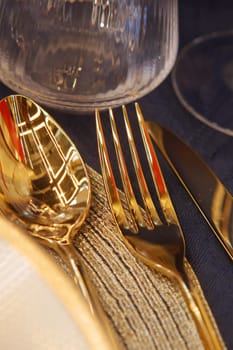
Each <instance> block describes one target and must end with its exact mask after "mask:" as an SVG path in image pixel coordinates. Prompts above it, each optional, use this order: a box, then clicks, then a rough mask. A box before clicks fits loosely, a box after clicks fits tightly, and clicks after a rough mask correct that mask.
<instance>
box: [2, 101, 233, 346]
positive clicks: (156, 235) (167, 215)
mask: <svg viewBox="0 0 233 350" xmlns="http://www.w3.org/2000/svg"><path fill="white" fill-rule="evenodd" d="M135 111H136V115H137V120H138V126H139V129H140V134H141V139H142V143H143V145H144V149H145V154H146V157H147V162H148V168H149V169H150V173H151V180H149V179H147V178H146V177H145V176H144V169H143V166H142V163H141V160H140V156H139V152H138V150H137V146H136V143H137V142H135V141H134V136H133V130H132V129H133V128H132V127H131V125H130V122H129V116H128V114H127V109H126V107H125V106H123V107H122V113H123V118H124V122H125V129H126V135H127V139H128V143H129V150H130V154H131V158H132V164H133V168H134V172H135V177H136V179H137V184H138V189H139V191H138V192H139V193H140V194H141V199H142V203H143V205H144V208H143V209H142V206H141V205H140V203H139V202H138V198H137V196H136V195H135V193H134V189H133V186H132V181H131V177H130V175H129V171H128V162H127V161H126V158H125V156H124V150H123V149H122V147H121V142H120V139H119V135H118V131H117V126H116V122H115V118H114V112H113V110H112V109H109V119H110V124H111V130H112V138H113V142H114V146H115V151H116V158H117V164H118V167H119V173H120V176H121V180H122V185H123V192H121V191H119V190H118V186H117V185H116V181H115V176H114V172H113V169H112V165H111V164H112V163H111V161H110V159H111V156H112V155H111V154H109V152H108V147H107V143H106V140H105V136H104V131H103V126H102V122H101V116H100V112H99V111H98V110H96V133H97V142H98V149H99V159H100V165H101V169H102V176H103V182H104V186H105V191H106V196H107V199H108V203H109V206H110V208H111V210H112V214H113V217H114V220H115V222H116V225H117V226H118V227H119V232H120V234H121V236H122V238H123V240H124V242H125V245H126V246H127V247H128V249H129V251H130V252H131V253H132V255H134V256H135V257H136V258H137V259H139V260H140V261H142V262H143V263H144V264H145V265H147V266H149V267H150V268H152V269H154V270H156V271H158V272H160V273H161V274H163V275H165V276H167V277H168V278H171V279H172V280H174V281H175V283H176V284H177V285H178V286H179V288H180V290H181V292H182V294H183V296H184V299H185V301H186V303H187V306H188V308H189V311H190V314H191V315H192V317H193V319H194V321H195V324H196V327H197V330H198V332H199V335H200V338H201V339H202V342H203V346H204V347H205V349H223V348H224V344H223V341H222V339H221V336H220V335H219V333H218V331H217V330H216V326H215V324H214V322H213V320H212V318H211V317H210V316H209V314H208V312H207V311H206V307H205V305H204V304H203V301H202V299H201V298H200V296H199V293H198V290H196V286H195V285H194V284H193V282H192V281H191V280H190V278H189V275H188V272H187V269H186V267H185V239H184V235H183V232H182V228H181V226H180V223H179V221H178V218H177V215H176V212H175V209H174V207H173V203H172V201H171V198H170V195H169V192H168V189H167V186H166V183H165V180H164V177H163V173H162V171H161V168H160V164H159V161H158V158H157V155H156V150H155V147H154V145H153V144H152V141H151V138H152V139H153V140H154V141H155V143H156V144H157V146H158V148H159V149H160V151H161V152H162V154H163V156H164V157H165V159H166V160H167V161H168V163H169V165H170V166H171V167H172V169H173V170H174V172H175V174H176V175H177V176H178V178H179V179H180V181H181V183H182V185H183V186H184V187H185V189H186V190H187V191H188V193H189V195H190V196H191V198H192V200H193V201H194V203H195V204H196V206H197V207H198V209H199V210H200V212H201V213H202V215H203V216H204V217H205V219H206V221H207V222H208V224H209V225H210V226H211V228H212V230H213V232H214V233H215V234H216V236H217V238H218V239H219V241H220V242H221V244H222V245H223V247H224V248H225V250H226V252H227V253H228V254H229V256H230V258H231V259H232V258H233V247H232V241H233V205H232V196H231V194H230V193H229V192H228V191H227V190H226V189H225V188H224V186H223V184H222V183H221V182H220V181H219V180H218V178H217V177H216V175H215V174H214V173H213V172H212V171H211V170H210V169H209V168H208V167H207V165H206V164H205V163H204V162H203V161H202V160H201V159H200V158H199V156H197V155H196V154H195V153H194V152H193V151H192V150H191V149H190V148H189V146H187V145H186V144H184V143H183V141H181V140H180V139H179V138H178V137H177V136H176V135H174V134H172V133H171V132H170V131H168V130H166V129H163V128H162V127H161V126H159V125H157V124H156V123H154V122H147V121H145V120H144V118H143V114H142V112H141V110H140V107H139V105H138V104H137V103H136V104H135ZM0 127H1V133H0V146H1V152H0V157H1V160H0V161H1V178H0V196H1V200H0V211H1V213H2V215H4V216H6V217H7V218H8V219H9V220H11V221H13V222H14V223H16V224H18V225H20V226H22V227H23V228H24V229H26V230H27V231H28V232H29V233H30V234H31V235H32V236H33V237H35V238H36V239H38V240H39V242H40V243H42V244H43V245H44V246H46V247H47V248H50V249H53V250H54V251H55V252H56V253H57V254H58V255H59V256H60V258H61V259H62V260H63V261H64V262H65V263H66V265H67V267H68V269H69V271H70V273H71V275H72V277H73V280H74V282H75V283H76V285H77V286H78V288H79V289H80V290H81V292H82V295H83V297H84V298H85V299H86V301H87V303H88V305H89V307H90V311H91V312H92V313H94V314H95V315H97V317H98V318H99V320H100V323H102V327H103V328H104V330H105V332H107V335H108V337H109V339H110V347H109V348H110V349H119V348H120V346H119V345H118V344H117V341H116V339H115V335H114V334H113V332H112V330H111V327H110V326H109V323H108V320H107V318H106V316H105V314H104V312H103V310H102V308H101V306H100V303H99V301H98V297H97V295H96V293H95V290H94V288H93V287H92V285H91V282H90V281H89V278H88V276H87V274H86V273H85V269H84V268H83V266H82V265H81V261H80V259H79V257H78V254H77V251H76V250H75V248H74V246H73V243H72V240H73V238H74V235H75V234H77V232H78V230H79V229H80V227H81V226H82V224H83V222H84V220H85V218H86V217H87V215H88V211H89V207H90V201H91V185H90V180H89V177H88V173H87V170H86V168H85V164H84V162H83V160H82V158H81V156H80V154H79V152H78V150H77V149H76V147H75V145H74V144H73V143H72V141H71V140H70V139H69V137H68V136H67V135H66V134H65V132H64V131H63V130H62V129H61V127H60V126H59V125H58V124H57V123H56V122H55V121H54V120H53V118H52V117H51V116H50V115H49V114H48V113H46V112H45V111H44V110H43V109H42V108H40V107H39V106H38V105H37V104H36V103H34V102H33V101H32V100H30V99H28V98H26V97H24V96H20V95H12V96H9V97H6V98H4V99H3V100H1V101H0ZM109 137H111V135H109ZM195 173H200V174H202V176H201V177H202V179H201V181H200V180H199V178H198V177H197V176H194V174H195ZM149 181H151V182H152V181H153V184H154V187H155V192H156V194H157V198H156V200H154V199H152V197H153V196H152V195H151V191H150V189H149V187H150V186H149ZM150 185H151V183H150ZM122 196H124V197H125V199H126V203H127V206H128V210H127V211H126V210H125V208H124V207H123V206H122V201H121V198H122Z"/></svg>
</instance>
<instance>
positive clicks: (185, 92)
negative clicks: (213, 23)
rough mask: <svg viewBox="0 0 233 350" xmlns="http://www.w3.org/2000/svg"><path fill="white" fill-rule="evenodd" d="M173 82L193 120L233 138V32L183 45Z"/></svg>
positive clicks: (217, 34) (202, 37)
mask: <svg viewBox="0 0 233 350" xmlns="http://www.w3.org/2000/svg"><path fill="white" fill-rule="evenodd" d="M172 82H173V87H174V90H175V93H176V95H177V97H178V99H179V100H180V102H181V103H182V105H183V106H184V107H185V108H186V109H187V110H188V111H189V112H190V113H191V114H192V115H193V116H194V117H196V118H198V119H199V120H200V121H202V122H203V123H205V124H206V125H208V126H209V127H211V128H213V129H215V130H218V131H220V132H222V133H224V134H226V135H229V136H233V117H232V108H233V30H228V31H222V32H213V33H210V34H207V35H202V36H200V37H198V38H196V39H194V40H193V41H192V42H191V43H189V44H188V45H186V46H185V47H184V48H183V49H182V50H181V52H180V54H179V56H178V59H177V62H176V65H175V68H174V70H173V72H172Z"/></svg>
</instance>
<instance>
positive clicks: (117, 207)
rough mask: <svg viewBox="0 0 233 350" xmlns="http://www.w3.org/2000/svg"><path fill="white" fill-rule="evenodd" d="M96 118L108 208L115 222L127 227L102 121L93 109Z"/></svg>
mask: <svg viewBox="0 0 233 350" xmlns="http://www.w3.org/2000/svg"><path fill="white" fill-rule="evenodd" d="M95 118H96V133H97V142H98V150H99V158H100V164H101V168H102V175H103V181H104V185H105V189H106V193H107V197H108V201H109V203H110V208H111V210H112V212H113V216H114V217H116V220H117V223H118V224H119V226H121V225H122V226H123V227H129V222H128V220H127V218H126V215H125V212H124V209H123V207H122V204H121V200H120V197H119V193H118V190H117V186H116V181H115V178H114V175H113V171H112V167H111V163H110V160H109V155H108V150H107V146H106V142H105V138H104V132H103V128H102V123H101V119H100V114H99V111H98V110H96V111H95Z"/></svg>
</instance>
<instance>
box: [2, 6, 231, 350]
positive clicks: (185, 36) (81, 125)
mask: <svg viewBox="0 0 233 350" xmlns="http://www.w3.org/2000/svg"><path fill="white" fill-rule="evenodd" d="M232 16H233V3H232V0H222V1H216V0H214V1H211V0H206V1H201V0H196V1H186V0H180V2H179V17H180V48H182V47H183V46H184V45H185V44H187V43H188V42H190V41H191V40H192V39H194V38H195V37H197V36H199V35H201V34H205V33H210V32H212V31H217V30H225V29H232ZM10 93H12V91H11V90H9V89H8V88H7V87H5V86H4V85H2V84H0V97H1V98H2V97H4V96H6V95H8V94H10ZM139 102H140V106H141V109H142V111H143V114H144V117H145V119H147V120H155V121H157V122H159V123H160V124H162V125H164V126H166V127H168V128H170V129H171V130H173V131H174V132H176V133H177V134H178V135H179V136H180V137H181V138H183V139H184V140H185V141H186V142H187V143H189V144H190V145H191V146H192V147H193V148H194V149H195V150H196V151H197V152H198V153H199V154H200V155H201V156H202V157H203V158H204V159H205V161H206V162H207V163H208V164H209V166H210V167H211V168H212V169H213V170H214V171H215V172H216V174H217V175H218V176H219V178H220V179H221V181H222V182H223V183H224V184H225V185H226V187H227V188H228V189H229V191H230V192H231V193H233V178H232V174H233V157H232V151H233V138H232V137H230V136H226V135H223V134H221V133H219V132H217V131H215V130H212V129H210V128H208V127H207V126H205V125H204V124H202V123H201V122H199V121H198V120H196V119H195V118H194V117H193V116H191V115H190V114H189V113H188V112H187V111H185V110H184V109H183V107H182V106H181V105H180V103H179V101H178V100H177V98H176V96H175V94H174V91H173V88H172V84H171V77H170V76H168V77H167V79H166V80H165V81H164V82H163V83H162V84H161V85H160V86H159V87H158V88H157V89H155V90H154V91H152V92H151V93H150V94H148V95H147V96H145V97H144V98H142V99H140V101H139ZM133 109H134V107H133V105H129V107H128V111H129V113H130V115H131V113H133ZM49 111H50V112H51V114H52V115H53V117H54V118H55V119H56V120H57V121H58V122H59V123H60V124H61V125H62V126H63V128H64V129H65V130H66V132H67V133H68V134H69V135H70V137H71V139H72V140H73V141H74V142H75V144H76V145H77V146H78V148H79V150H80V153H81V154H82V156H83V158H84V159H85V161H86V162H87V163H88V164H89V165H90V166H92V167H93V168H94V169H96V170H97V171H100V166H99V160H98V150H97V144H96V134H95V119H94V114H93V115H74V114H73V115H71V114H66V113H62V112H58V111H55V110H49ZM120 114H121V111H120V110H117V111H116V115H117V122H118V123H119V126H120V128H121V124H122V118H121V117H120ZM108 127H109V126H108V125H107V124H106V128H108ZM124 141H125V140H123V143H124ZM162 169H163V171H164V174H165V177H166V180H167V185H168V188H169V191H170V194H171V196H172V199H173V201H174V204H175V208H176V211H177V214H178V216H179V219H180V222H181V225H182V227H183V231H184V233H185V240H186V243H187V258H188V260H189V262H190V263H191V265H192V267H193V269H194V271H195V272H196V274H197V276H198V279H199V281H200V284H201V286H202V288H203V291H204V293H205V296H206V299H207V300H208V302H209V305H210V307H211V309H212V312H213V314H214V316H215V318H216V321H217V323H218V326H219V329H220V331H221V334H222V336H223V338H224V340H225V343H226V345H227V347H228V348H229V349H233V335H232V324H233V293H232V291H233V265H232V262H231V260H230V259H229V257H228V256H227V254H226V253H225V251H224V249H222V247H221V246H220V243H219V242H218V240H217V239H216V238H215V236H214V234H213V233H212V231H211V229H210V228H209V227H208V225H207V223H206V222H205V220H204V219H203V218H202V216H201V215H200V213H199V212H198V210H197V209H196V208H195V206H194V204H193V203H192V202H191V200H190V198H189V197H188V195H187V194H186V192H185V191H184V189H183V188H182V186H181V184H180V183H179V182H178V180H177V179H176V178H175V175H174V174H173V173H172V172H171V170H170V169H169V168H168V166H167V165H166V164H165V163H162ZM197 176H200V181H201V175H200V174H197Z"/></svg>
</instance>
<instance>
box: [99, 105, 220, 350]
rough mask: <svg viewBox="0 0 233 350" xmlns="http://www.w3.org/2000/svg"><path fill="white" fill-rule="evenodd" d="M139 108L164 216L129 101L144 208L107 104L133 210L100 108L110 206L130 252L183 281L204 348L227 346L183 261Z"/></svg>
mask: <svg viewBox="0 0 233 350" xmlns="http://www.w3.org/2000/svg"><path fill="white" fill-rule="evenodd" d="M135 109H136V114H137V119H138V123H139V128H140V132H141V136H142V140H143V143H144V148H145V151H146V155H147V160H148V163H149V167H150V171H151V175H152V178H153V182H154V185H155V188H156V192H157V196H158V200H159V203H160V206H161V209H162V213H163V215H159V214H158V211H157V210H156V206H155V204H154V202H153V200H152V197H151V194H150V191H149V189H148V186H147V182H146V179H145V177H144V174H143V169H142V165H141V162H140V159H139V155H138V151H137V148H136V145H135V142H134V138H133V133H132V129H131V126H130V123H129V118H128V115H127V110H126V107H125V106H123V107H122V112H123V116H124V122H125V128H126V133H127V138H128V141H129V148H130V152H131V157H132V161H133V165H134V170H135V174H136V177H137V182H138V186H139V189H140V193H141V197H142V200H143V203H144V209H145V212H144V213H143V212H142V211H141V208H140V206H139V204H138V201H137V199H136V197H135V194H134V190H133V188H132V184H131V180H130V177H129V174H128V170H127V166H126V161H125V158H124V155H123V151H122V148H121V144H120V140H119V136H118V132H117V127H116V122H115V119H114V114H113V111H112V109H109V117H110V123H111V129H112V135H113V141H114V146H115V151H116V156H117V163H118V167H119V171H120V174H121V180H122V184H123V189H124V193H125V198H126V202H127V204H128V209H129V212H128V213H126V211H125V209H124V208H123V206H122V202H121V199H120V195H119V192H118V189H117V186H116V181H115V177H114V174H113V170H112V166H111V163H110V159H109V154H108V150H107V146H106V142H105V138H104V132H103V127H102V123H101V118H100V113H99V111H98V110H96V130H97V141H98V149H99V158H100V164H101V169H102V175H103V181H104V186H105V190H106V194H107V197H108V201H109V204H110V207H111V210H112V212H113V215H114V217H115V219H116V222H117V224H118V225H119V227H120V228H121V230H119V231H120V232H122V236H123V239H124V241H125V243H126V245H127V246H128V248H129V249H130V251H131V252H132V254H133V255H134V256H135V257H136V258H138V259H139V260H141V261H143V262H144V263H145V264H147V265H148V266H150V267H151V268H153V269H155V270H156V271H159V272H160V273H162V274H164V275H166V276H167V277H169V278H173V279H174V280H175V281H176V283H177V284H178V285H179V287H180V289H181V291H182V293H183V296H184V298H185V301H186V303H187V306H188V308H189V310H190V312H191V314H192V316H193V319H194V321H195V324H196V327H197V330H198V332H199V335H200V338H201V339H202V342H203V345H204V347H205V349H211V350H213V349H223V348H224V344H223V341H222V339H221V337H220V335H219V334H218V330H217V329H216V326H215V324H214V321H213V319H212V317H211V316H210V315H209V313H208V311H207V310H206V307H205V305H204V303H203V300H202V298H201V297H200V294H199V292H198V290H197V287H196V286H195V285H194V284H193V283H192V282H191V280H190V279H189V276H188V274H187V272H186V269H185V264H184V259H185V241H184V236H183V233H182V229H181V227H180V224H179V221H178V218H177V215H176V213H175V210H174V207H173V204H172V201H171V198H170V196H169V193H168V191H167V187H166V184H165V181H164V178H163V175H162V172H161V169H160V165H159V162H158V159H157V156H156V153H155V150H154V147H153V145H152V142H151V139H150V136H149V134H148V131H147V129H146V124H145V121H144V118H143V115H142V112H141V110H140V107H139V105H138V104H137V103H135ZM160 216H163V218H162V219H161V218H160Z"/></svg>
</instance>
